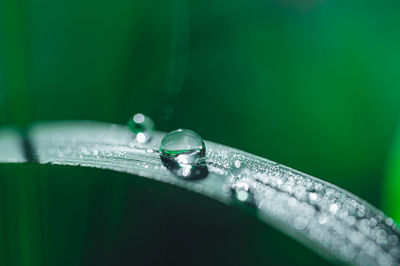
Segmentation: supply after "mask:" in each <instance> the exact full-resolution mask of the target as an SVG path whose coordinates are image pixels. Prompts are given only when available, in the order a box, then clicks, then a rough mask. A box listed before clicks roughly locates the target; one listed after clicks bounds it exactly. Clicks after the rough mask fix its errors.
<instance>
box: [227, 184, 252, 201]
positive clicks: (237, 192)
mask: <svg viewBox="0 0 400 266" xmlns="http://www.w3.org/2000/svg"><path fill="white" fill-rule="evenodd" d="M231 192H232V195H233V197H234V198H235V199H236V200H238V201H239V202H243V203H246V204H249V205H255V203H254V197H253V194H252V193H251V191H250V187H249V184H247V183H245V182H236V183H234V184H233V185H232V187H231Z"/></svg>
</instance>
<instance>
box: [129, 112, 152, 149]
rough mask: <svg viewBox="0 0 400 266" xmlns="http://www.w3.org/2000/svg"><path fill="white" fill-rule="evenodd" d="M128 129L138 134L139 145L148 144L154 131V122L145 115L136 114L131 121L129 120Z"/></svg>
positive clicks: (136, 136)
mask: <svg viewBox="0 0 400 266" xmlns="http://www.w3.org/2000/svg"><path fill="white" fill-rule="evenodd" d="M128 127H129V129H130V130H131V131H132V132H133V133H135V134H136V135H135V138H136V140H137V142H139V143H146V142H148V141H149V140H150V139H151V136H152V134H153V131H154V123H153V121H152V120H151V119H150V118H149V117H147V116H145V115H143V114H135V115H134V116H133V117H132V118H131V119H129V121H128Z"/></svg>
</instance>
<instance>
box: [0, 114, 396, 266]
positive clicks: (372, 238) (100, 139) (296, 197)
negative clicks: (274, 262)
mask: <svg viewBox="0 0 400 266" xmlns="http://www.w3.org/2000/svg"><path fill="white" fill-rule="evenodd" d="M163 135H164V133H163V132H155V133H154V136H153V138H152V140H151V141H150V142H149V143H146V144H139V143H137V142H136V141H135V140H134V137H133V134H132V133H131V132H130V131H129V130H128V129H127V127H125V126H120V125H112V124H106V123H99V122H90V121H81V122H51V123H41V124H36V125H34V126H32V128H31V129H30V130H29V132H28V135H27V137H26V139H25V143H26V145H25V146H24V147H25V153H27V151H28V156H27V158H29V157H31V158H32V159H33V161H36V162H38V163H40V164H46V163H50V164H60V165H80V166H87V167H96V168H103V169H110V170H114V171H120V172H126V173H130V174H135V175H139V176H142V177H146V178H151V179H155V180H158V181H161V182H166V183H170V184H173V185H176V186H180V187H183V188H185V189H188V190H191V191H194V192H197V193H200V194H203V195H206V196H208V197H210V198H213V199H215V200H218V201H221V202H223V203H225V204H228V205H237V204H242V203H241V202H240V200H238V199H237V198H236V197H235V194H234V193H232V188H233V187H235V186H236V187H238V186H239V185H240V186H242V187H245V188H246V189H247V190H244V191H246V192H247V193H248V196H249V197H250V198H251V200H250V201H247V202H248V203H249V204H248V206H249V208H255V209H256V212H255V213H256V215H257V216H258V217H259V218H261V219H262V220H263V221H265V222H266V223H268V224H271V225H272V226H274V227H275V228H278V229H279V230H281V231H282V232H284V233H286V234H288V235H291V236H293V237H294V238H295V239H297V240H298V241H300V242H302V243H303V244H305V245H307V246H309V247H310V248H311V249H313V250H314V251H316V252H318V253H320V254H321V255H323V256H324V257H326V258H328V259H331V260H334V261H340V262H347V263H351V264H355V265H376V264H381V265H392V264H399V263H400V244H399V237H400V230H399V228H398V226H397V225H396V223H395V222H394V221H393V220H392V219H391V218H389V217H387V216H385V215H384V214H383V213H382V212H381V211H379V210H377V209H376V208H374V207H372V206H371V205H370V204H368V203H367V202H365V201H363V200H362V199H360V198H358V197H357V196H355V195H353V194H351V193H349V192H347V191H345V190H343V189H341V188H339V187H337V186H335V185H332V184H329V183H327V182H325V181H323V180H320V179H317V178H314V177H311V176H309V175H306V174H304V173H301V172H298V171H296V170H293V169H291V168H288V167H286V166H283V165H280V164H277V163H275V162H272V161H269V160H267V159H264V158H260V157H258V156H254V155H251V154H249V153H246V152H243V151H240V150H237V149H234V148H230V147H227V146H223V145H220V144H216V143H213V142H210V141H206V146H207V166H208V171H209V174H208V176H207V177H206V178H204V179H200V180H195V181H188V180H184V179H181V178H178V177H176V176H175V175H174V174H172V173H171V172H170V171H169V170H168V169H167V168H166V167H164V165H163V164H162V162H161V160H160V157H159V154H158V149H159V145H160V142H161V139H162V137H163ZM10 136H11V137H10ZM11 140H12V141H13V142H12V141H11ZM20 142H21V143H22V142H23V141H22V140H21V141H20ZM12 143H14V144H12ZM6 146H8V148H10V147H13V148H12V149H10V151H12V152H10V153H9V156H10V158H9V159H7V158H8V157H7V154H8V151H7V150H5V147H6ZM12 158H14V160H13V159H12ZM15 158H19V159H20V160H16V159H15ZM21 158H23V154H22V150H21V148H18V141H16V140H15V134H13V133H10V132H8V133H7V131H4V130H3V131H1V133H0V159H1V161H2V162H12V161H14V162H23V161H24V160H21ZM239 165H240V166H239ZM238 166H239V167H238ZM243 204H244V203H243Z"/></svg>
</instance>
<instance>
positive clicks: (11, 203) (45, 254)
mask: <svg viewBox="0 0 400 266" xmlns="http://www.w3.org/2000/svg"><path fill="white" fill-rule="evenodd" d="M399 12H400V2H399V1H394V0H393V1H378V2H377V1H372V0H369V1H357V0H356V1H351V2H349V1H330V0H323V1H316V0H303V1H295V0H285V1H284V0H263V1H260V0H253V1H247V0H246V1H245V0H234V1H221V0H218V1H215V0H203V1H178V0H163V1H154V0H146V1H144V0H142V1H138V0H135V1H133V0H116V1H102V0H97V1H93V0H83V1H82V0H69V1H50V0H3V1H0V125H17V126H19V127H25V126H27V125H29V124H30V123H32V122H34V121H43V120H69V119H87V120H98V121H106V122H112V123H125V122H126V121H127V119H128V118H129V116H130V115H132V114H133V113H136V112H143V113H145V114H147V115H149V116H150V117H151V118H152V119H153V120H154V122H155V124H156V127H157V129H159V130H164V131H169V130H173V129H176V128H178V127H183V128H189V129H192V130H194V131H196V132H198V133H199V134H200V135H201V136H202V137H204V138H205V139H209V140H212V141H216V142H219V143H222V144H226V145H229V146H233V147H236V148H239V149H243V150H245V151H248V152H250V153H254V154H257V155H260V156H262V157H266V158H268V159H271V160H274V161H277V162H279V163H282V164H285V165H288V166H290V167H293V168H295V169H298V170H300V171H303V172H306V173H308V174H311V175H314V176H317V177H319V178H322V179H324V180H327V181H329V182H332V183H334V184H336V185H339V186H341V187H343V188H345V189H347V190H349V191H351V192H352V193H354V194H356V195H358V196H360V197H362V198H364V199H366V200H367V201H369V202H371V203H372V204H373V205H375V206H377V207H379V208H381V209H383V210H384V211H385V212H387V213H388V214H389V215H391V216H393V217H394V218H395V219H397V221H399V220H400V208H399V207H398V203H399V202H400V194H399V193H397V191H398V189H400V181H399V180H400V145H399V144H398V143H399V141H400V136H399V137H398V139H399V141H396V140H395V139H396V128H397V124H398V123H397V122H398V114H399V110H400V104H399V102H400V101H399V100H400V79H399V69H400V68H399V65H400V49H399V47H400V17H399V16H398V14H399ZM396 143H397V144H396ZM396 147H397V148H396ZM0 182H1V186H0V214H1V219H0V264H1V265H114V264H115V265H133V264H135V263H138V265H139V262H146V261H147V262H153V263H155V264H173V263H175V264H180V263H182V265H183V264H184V262H187V261H190V263H193V264H199V265H201V264H209V263H215V264H218V263H229V264H240V263H241V264H242V265H243V264H244V263H248V264H260V265H265V264H268V263H269V264H272V265H274V264H277V263H280V264H303V265H312V264H314V265H318V264H321V263H323V261H321V259H320V258H319V257H318V256H316V255H315V254H314V253H312V252H311V251H309V250H307V249H305V248H304V247H302V246H301V245H299V244H297V243H296V242H295V241H293V240H291V239H289V238H287V237H285V236H283V235H282V234H281V233H279V232H276V231H275V230H273V229H271V228H269V227H267V226H264V225H262V224H261V223H260V222H258V221H255V219H253V218H252V216H251V215H248V214H246V213H244V212H237V211H236V210H231V209H229V208H227V207H224V206H220V205H219V204H217V203H214V202H212V201H209V200H207V199H205V198H202V197H200V196H197V195H192V193H189V192H185V191H181V190H179V189H177V188H171V187H170V186H168V185H163V184H157V183H155V182H150V181H144V180H141V179H140V178H136V177H132V176H128V175H124V174H117V173H113V172H108V171H100V170H94V169H75V168H69V167H48V166H46V167H44V166H34V165H19V166H16V165H14V166H12V165H7V166H0ZM288 254H289V255H288Z"/></svg>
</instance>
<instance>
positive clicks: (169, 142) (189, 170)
mask: <svg viewBox="0 0 400 266" xmlns="http://www.w3.org/2000/svg"><path fill="white" fill-rule="evenodd" d="M160 157H161V160H162V161H163V163H164V166H165V167H167V168H168V169H169V170H170V171H172V172H173V173H174V174H176V175H177V176H179V177H182V178H188V179H189V178H190V179H199V178H203V177H205V176H207V174H208V169H207V164H206V160H205V157H206V145H205V144H204V141H203V139H202V138H201V137H200V136H199V135H198V134H197V133H196V132H194V131H191V130H187V129H177V130H174V131H172V132H170V133H168V134H166V135H165V136H164V138H163V139H162V141H161V147H160Z"/></svg>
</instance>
